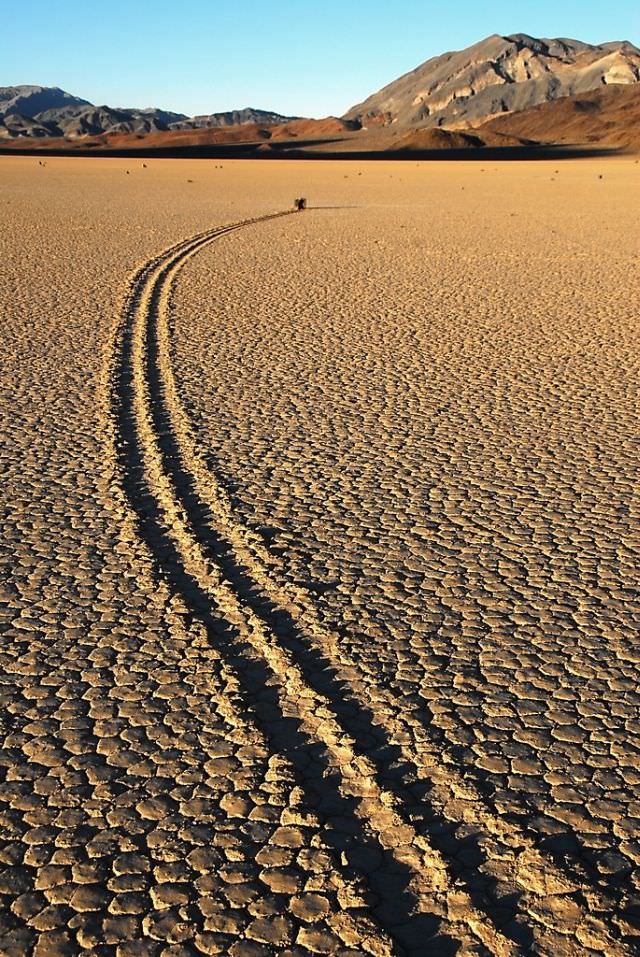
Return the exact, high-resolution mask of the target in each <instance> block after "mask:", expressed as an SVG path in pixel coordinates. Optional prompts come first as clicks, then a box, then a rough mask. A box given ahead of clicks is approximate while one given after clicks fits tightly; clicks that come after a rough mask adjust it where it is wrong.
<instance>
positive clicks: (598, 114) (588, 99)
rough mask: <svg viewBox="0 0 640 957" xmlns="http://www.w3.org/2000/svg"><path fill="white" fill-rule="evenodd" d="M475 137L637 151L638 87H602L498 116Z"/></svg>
mask: <svg viewBox="0 0 640 957" xmlns="http://www.w3.org/2000/svg"><path fill="white" fill-rule="evenodd" d="M474 133H476V134H477V135H479V136H481V137H482V138H483V139H485V140H486V138H487V134H493V135H494V137H498V136H500V137H502V136H504V137H509V138H513V137H526V138H527V139H530V140H535V141H536V142H538V143H560V144H571V145H575V144H593V143H598V144H599V145H603V146H616V147H621V148H623V149H633V150H637V149H640V83H638V84H633V85H630V86H602V87H600V89H598V90H593V91H592V92H591V93H587V94H584V93H583V94H580V95H579V96H566V97H563V98H562V99H561V100H552V101H550V102H549V103H542V104H541V105H540V106H534V107H532V108H531V109H530V110H523V111H522V112H520V113H508V114H506V115H505V116H498V117H496V118H495V119H493V120H490V121H489V122H488V123H486V124H485V125H483V126H480V127H478V128H476V129H475V130H474Z"/></svg>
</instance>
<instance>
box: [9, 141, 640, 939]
mask: <svg viewBox="0 0 640 957" xmlns="http://www.w3.org/2000/svg"><path fill="white" fill-rule="evenodd" d="M299 196H304V197H306V198H307V201H308V206H309V208H308V209H307V210H305V211H304V212H294V211H293V200H294V197H299ZM639 199H640V165H638V162H637V160H636V158H634V157H633V156H620V157H616V158H610V159H603V158H597V159H583V160H562V159H558V160H552V161H549V162H547V161H540V162H522V163H516V162H510V163H506V162H505V163H499V162H495V161H491V162H487V163H483V162H479V161H477V160H476V161H474V162H464V161H461V162H451V161H441V162H432V163H427V162H422V163H420V162H414V161H405V162H390V161H377V162H369V163H366V162H362V163H361V162H358V161H356V160H354V161H351V162H348V161H334V162H331V163H323V162H322V161H320V160H319V161H313V160H307V161H305V162H297V161H295V160H288V161H277V160H274V161H271V162H268V163H265V162H259V161H251V160H247V161H234V162H227V161H224V162H222V161H219V160H216V161H204V160H202V161H189V160H184V161H173V160H156V159H149V160H146V161H145V163H144V164H143V162H142V161H141V160H134V159H128V160H125V159H106V158H99V157H95V158H91V159H83V158H78V157H76V158H72V157H69V158H66V157H65V158H60V157H50V158H48V159H38V157H37V156H30V157H19V156H15V157H13V156H3V157H0V309H1V311H2V318H1V323H0V336H1V337H2V345H1V349H2V368H1V372H0V375H1V377H2V408H1V416H2V419H1V422H2V425H1V429H2V431H1V442H0V469H1V471H2V475H3V479H2V486H1V487H2V508H3V510H2V525H1V527H0V538H1V540H2V543H3V544H2V552H1V553H0V554H1V560H2V564H3V567H2V573H1V576H0V577H1V580H2V585H1V591H0V614H1V615H2V628H3V634H4V638H3V644H2V661H1V670H0V682H1V685H2V709H1V713H0V764H1V768H2V770H1V774H0V782H1V783H0V814H1V817H0V836H1V838H2V843H1V844H0V861H1V866H0V895H1V898H2V903H1V907H0V911H1V913H0V954H1V955H3V957H4V955H6V957H18V955H23V954H33V955H34V957H58V955H68V954H69V955H70V954H78V953H82V954H90V955H94V957H103V955H104V957H106V955H115V957H138V955H144V957H146V955H153V957H155V955H158V957H160V955H162V957H187V955H199V954H221V955H230V957H262V955H272V954H279V955H285V957H303V955H306V954H336V955H340V957H357V955H362V954H365V955H366V954H370V955H376V957H391V955H399V957H405V955H406V957H409V955H411V957H420V955H427V957H432V955H433V957H449V955H460V957H471V955H473V957H480V955H496V957H507V955H509V957H510V955H519V954H523V955H524V954H536V955H547V957H584V955H602V954H606V955H608V957H622V955H632V954H634V953H637V952H638V937H639V935H640V886H639V884H640V867H639V865H640V800H639V796H638V794H639V792H638V785H639V784H640V749H639V745H638V732H639V731H640V721H639V705H640V686H639V685H640V681H639V672H638V664H639V662H640V648H639V647H638V638H637V635H638V626H639V625H640V594H639V592H638V567H639V563H638V559H639V555H638V551H639V548H640V532H639V509H640V500H639V498H638V477H639V476H638V460H639V455H640V416H639V403H638V382H639V381H640V335H639V334H638V315H639V314H640V296H639V287H638V281H637V276H638V265H639V255H640V247H639V238H640V236H639V233H640V231H639V228H638V216H637V212H638V205H639V204H638V200H639Z"/></svg>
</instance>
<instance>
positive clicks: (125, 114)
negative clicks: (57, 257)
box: [0, 86, 297, 139]
mask: <svg viewBox="0 0 640 957" xmlns="http://www.w3.org/2000/svg"><path fill="white" fill-rule="evenodd" d="M295 119H297V117H292V116H283V115H281V114H280V113H274V112H273V111H271V110H257V109H254V108H252V107H245V109H242V110H231V111H227V112H221V113H210V114H207V115H203V116H193V117H189V116H187V115H186V114H184V113H172V112H170V111H168V110H161V109H155V108H152V107H146V108H144V109H139V108H137V107H134V108H125V107H120V108H113V107H110V106H94V104H93V103H90V102H89V101H88V100H84V99H81V98H80V97H77V96H73V95H72V94H71V93H66V92H65V91H64V90H61V89H59V88H58V87H42V86H8V87H0V138H4V139H14V138H18V137H31V138H33V137H38V138H40V137H64V138H65V139H78V138H80V137H84V136H98V135H101V134H104V133H107V134H116V133H135V134H138V135H146V134H147V133H162V132H167V131H169V130H188V129H200V128H208V127H230V126H239V125H243V124H249V123H255V124H258V125H262V126H273V125H276V124H278V123H288V122H290V121H292V120H295Z"/></svg>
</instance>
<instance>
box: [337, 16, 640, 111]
mask: <svg viewBox="0 0 640 957" xmlns="http://www.w3.org/2000/svg"><path fill="white" fill-rule="evenodd" d="M639 80H640V50H639V49H638V48H637V47H635V46H633V44H631V43H627V42H612V43H604V44H601V45H599V46H591V45H590V44H588V43H581V42H580V41H579V40H566V39H555V40H537V39H535V38H534V37H530V36H527V35H526V34H514V35H512V36H507V37H502V36H498V35H494V36H490V37H488V38H487V39H486V40H482V41H481V42H480V43H476V44H474V45H473V46H471V47H467V49H465V50H461V51H458V52H455V53H445V54H444V55H442V56H438V57H433V58H432V59H431V60H427V62H426V63H423V64H422V65H421V66H419V67H417V68H416V69H415V70H412V71H411V72H410V73H407V74H405V75H404V76H402V77H400V78H399V79H398V80H395V81H394V82H393V83H390V84H389V85H388V86H385V87H384V88H383V89H382V90H380V91H379V92H378V93H374V94H373V95H372V96H370V97H369V98H368V99H366V100H365V101H364V102H363V103H359V104H358V105H357V106H354V107H352V109H350V110H349V111H348V112H347V113H346V114H345V116H346V117H347V118H349V119H358V120H360V121H361V122H362V123H363V125H365V126H371V125H377V124H380V125H390V124H391V123H395V124H397V125H399V126H403V127H407V128H411V127H438V126H444V127H447V128H448V129H464V128H468V127H473V126H478V125H480V124H481V123H484V122H486V121H487V120H489V119H491V118H492V117H494V116H498V115H500V114H502V113H508V112H515V111H520V110H526V109H529V108H530V107H533V106H537V105H538V104H540V103H546V102H548V101H550V100H555V99H558V98H560V97H564V96H570V95H574V94H581V93H586V92H590V91H592V90H595V89H597V88H599V87H601V86H603V85H608V84H630V83H637V82H638V81H639Z"/></svg>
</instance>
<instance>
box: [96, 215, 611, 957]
mask: <svg viewBox="0 0 640 957" xmlns="http://www.w3.org/2000/svg"><path fill="white" fill-rule="evenodd" d="M288 215H291V214H290V213H289V212H284V213H275V214H271V215H268V216H263V217H257V218H255V219H249V220H245V221H242V222H239V223H235V224H231V225H229V226H225V227H221V228H218V229H212V230H209V231H206V232H203V233H199V234H197V235H195V236H193V237H190V238H188V239H186V240H184V241H183V242H180V243H177V244H175V245H174V246H172V247H170V248H168V249H167V250H165V251H164V252H163V253H161V254H160V255H159V256H157V257H155V258H153V259H152V260H149V261H148V262H147V263H145V264H143V265H142V266H141V267H140V268H139V269H138V271H137V272H136V273H135V275H134V276H133V277H132V279H131V282H130V286H129V290H128V293H127V295H126V298H125V302H124V306H123V311H122V317H121V325H120V329H119V332H118V336H117V343H116V352H115V355H114V357H113V361H112V367H111V382H110V388H111V413H112V419H113V421H112V426H113V433H114V443H115V454H116V457H117V465H118V477H119V481H120V482H121V485H122V487H123V490H124V492H125V495H126V499H127V502H128V506H129V508H130V509H131V510H132V511H133V512H134V513H135V516H136V521H137V528H138V532H139V534H140V536H141V537H142V539H143V540H144V542H145V543H146V545H147V547H148V549H149V550H150V552H151V553H152V555H153V556H154V560H155V563H156V566H157V569H158V573H159V575H160V576H161V577H162V578H163V580H164V581H165V582H166V583H167V585H168V587H169V589H170V591H171V593H172V594H173V595H175V596H176V597H177V598H179V599H180V600H181V601H182V602H183V603H184V605H185V606H186V607H187V608H188V610H189V613H190V615H191V616H192V617H193V619H194V620H195V621H198V622H200V623H201V625H202V626H203V628H204V630H205V632H206V635H207V639H208V641H209V642H210V643H211V644H212V645H214V646H215V648H216V649H217V651H218V652H219V653H220V654H221V655H222V656H223V657H224V658H225V660H226V662H227V664H228V665H229V667H230V668H231V669H232V670H233V671H234V673H235V674H236V675H237V677H238V682H239V687H240V692H241V697H242V702H243V705H244V707H246V709H247V711H248V712H249V713H250V714H251V715H252V717H253V720H254V721H255V722H256V724H258V725H259V727H260V728H261V729H262V731H263V732H264V734H265V735H266V737H267V739H268V741H269V744H270V747H271V748H272V749H273V751H274V752H275V753H277V754H280V755H282V756H283V757H285V758H286V759H287V760H288V761H290V762H291V764H292V765H293V767H294V768H295V770H296V774H297V776H298V781H299V784H300V787H301V788H302V789H303V791H304V794H305V799H306V801H307V803H308V806H309V809H310V811H312V812H314V813H315V814H317V815H318V817H319V819H320V822H321V827H323V828H330V829H336V830H338V831H340V832H341V833H343V834H344V835H347V837H346V839H345V841H344V846H343V849H342V859H343V862H344V865H345V867H349V868H351V869H355V870H356V871H358V872H359V873H360V876H361V878H362V879H363V880H364V881H365V882H366V884H367V885H368V886H369V887H370V889H371V891H372V894H373V901H374V903H373V904H372V905H371V913H372V916H373V918H374V919H375V920H376V921H377V923H378V926H379V927H380V939H381V940H383V939H388V940H389V941H391V948H392V952H393V953H398V954H404V953H408V954H416V955H418V954H434V955H435V954H446V953H455V952H456V951H458V950H460V951H461V952H464V953H469V954H471V953H477V954H481V953H482V954H484V953H489V954H496V955H503V954H505V955H506V954H518V953H539V954H549V955H551V954H554V955H555V954H574V955H576V957H577V955H578V954H585V953H590V952H606V953H608V954H611V955H618V954H620V955H622V954H626V953H629V951H628V950H627V948H626V947H625V945H624V943H623V942H621V941H620V940H619V939H618V936H617V934H616V929H615V927H614V926H613V925H612V924H611V922H610V912H609V908H608V904H607V901H606V900H604V899H601V898H600V897H599V896H598V893H597V891H596V890H594V892H593V894H592V895H590V896H589V898H588V899H587V898H586V896H585V895H584V894H583V893H582V891H580V890H579V888H578V885H577V883H576V882H575V881H573V880H572V877H571V874H570V873H565V872H564V871H563V870H562V869H561V868H560V867H559V866H558V865H557V864H556V863H555V862H554V861H553V860H551V858H550V857H548V856H547V855H545V853H544V852H542V851H541V850H540V849H539V848H538V847H536V844H535V841H534V838H533V837H532V836H531V835H530V834H528V833H527V832H526V830H525V829H524V828H521V827H520V826H519V825H517V824H516V823H514V822H513V821H507V820H505V819H503V818H502V817H500V816H499V815H497V814H496V813H495V812H494V811H493V810H492V809H491V808H490V807H489V806H488V805H487V804H486V803H485V802H484V800H483V798H482V796H481V795H480V794H479V793H478V790H477V789H476V787H475V786H474V784H473V783H472V782H471V781H470V780H469V779H468V778H467V777H466V776H465V774H464V769H461V768H457V767H456V766H455V764H454V763H453V761H452V759H451V756H450V755H448V754H446V753H445V752H443V750H442V748H441V746H440V744H439V743H438V741H437V739H436V738H435V737H430V735H429V733H428V731H425V729H424V727H423V725H422V723H421V722H420V721H418V720H417V719H416V718H414V716H413V714H412V712H411V710H409V709H404V710H403V709H401V707H400V706H399V703H398V702H397V701H396V700H394V698H393V695H392V694H391V693H389V692H387V691H385V690H384V689H382V688H381V689H380V690H379V695H378V700H377V702H375V704H372V703H371V702H364V701H362V700H360V699H359V697H358V693H357V691H356V690H355V689H354V688H353V687H352V686H351V685H352V683H353V684H355V683H356V682H357V671H356V669H355V666H354V664H353V663H352V662H350V661H349V660H348V659H347V657H346V656H345V654H344V652H343V650H342V649H341V647H340V643H339V640H338V638H337V636H335V635H332V634H330V633H328V632H327V631H326V629H325V628H324V627H323V626H322V624H321V622H320V620H319V617H318V616H317V614H316V613H315V610H314V604H313V598H312V596H311V595H310V594H309V593H307V592H306V591H305V589H304V588H301V587H296V588H295V589H294V588H292V587H291V586H290V585H289V584H287V583H285V581H284V577H283V575H282V572H281V569H280V567H279V565H278V560H277V558H276V557H275V556H274V555H272V554H271V553H270V552H269V551H268V549H267V548H266V547H265V545H264V543H263V542H262V541H261V540H260V539H259V537H258V536H257V535H256V534H255V533H254V532H253V531H252V530H251V529H248V528H246V527H245V526H243V525H242V524H240V523H239V522H238V520H237V517H236V516H235V515H234V513H233V509H232V508H231V505H230V503H229V500H228V498H227V496H226V494H225V491H224V489H223V488H222V487H221V486H220V485H219V483H217V481H216V477H215V475H214V474H212V472H211V470H210V468H209V467H208V465H207V463H206V462H205V461H204V459H203V458H202V456H201V455H200V453H199V449H198V445H197V441H196V439H195V437H194V435H193V434H192V432H191V428H190V423H189V420H188V417H187V416H186V415H185V413H184V410H183V408H182V405H181V402H180V397H179V394H178V392H177V389H176V385H175V381H174V377H173V373H172V369H171V352H170V330H169V319H168V312H169V306H170V302H171V292H172V288H173V285H174V283H175V282H176V280H177V278H178V277H179V274H180V270H181V268H182V267H183V266H184V265H185V264H186V263H187V262H188V261H189V260H190V259H191V258H192V257H193V256H195V255H197V253H198V252H199V251H200V250H201V249H203V248H204V247H205V246H208V245H209V244H211V243H213V242H215V241H216V240H219V239H222V238H223V237H224V236H227V235H230V234H232V233H235V232H237V231H239V230H243V229H245V228H253V227H255V226H257V225H258V224H260V223H262V222H267V221H269V220H272V219H275V218H277V217H285V216H288ZM416 742H418V746H416ZM461 828H462V829H464V830H465V836H464V837H460V836H459V834H460V829H461ZM469 850H471V851H473V853H472V854H471V855H469V854H468V853H466V852H468V851H469ZM470 860H471V861H472V863H469V861H470ZM478 860H480V863H477V861H478ZM372 862H374V863H372Z"/></svg>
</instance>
